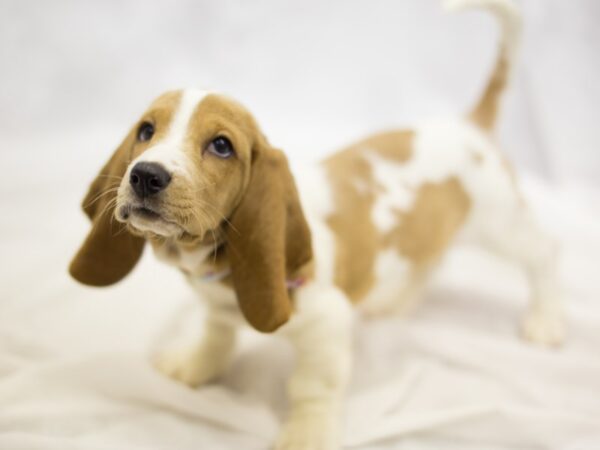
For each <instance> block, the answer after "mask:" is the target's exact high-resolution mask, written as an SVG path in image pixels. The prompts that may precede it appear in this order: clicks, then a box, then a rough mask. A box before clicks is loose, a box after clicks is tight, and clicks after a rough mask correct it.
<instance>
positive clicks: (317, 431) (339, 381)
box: [276, 285, 352, 450]
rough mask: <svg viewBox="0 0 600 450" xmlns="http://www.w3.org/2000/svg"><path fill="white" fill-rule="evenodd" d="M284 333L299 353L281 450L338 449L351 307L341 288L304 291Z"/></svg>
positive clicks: (309, 287)
mask: <svg viewBox="0 0 600 450" xmlns="http://www.w3.org/2000/svg"><path fill="white" fill-rule="evenodd" d="M295 300H296V303H295V304H296V312H295V315H294V317H293V318H292V320H291V322H290V323H289V324H288V325H286V326H285V327H284V329H283V330H282V331H283V332H284V333H285V335H286V337H288V338H289V339H290V342H291V343H292V345H293V346H294V349H295V350H296V352H297V362H296V367H295V370H294V372H293V374H292V377H291V379H290V382H289V387H288V390H289V400H290V410H289V415H288V417H287V420H286V422H285V423H284V426H283V429H282V430H281V433H280V436H279V439H278V441H277V444H276V449H277V450H336V449H338V448H340V418H341V417H340V416H341V407H342V401H343V394H344V391H345V388H346V385H347V382H348V378H349V375H350V361H351V322H352V314H351V309H350V304H349V302H348V301H347V299H346V297H345V296H344V295H343V294H342V293H341V292H340V291H339V290H337V289H334V288H330V287H327V288H325V287H321V286H316V285H312V286H306V287H303V288H301V289H300V290H299V291H298V292H297V293H296V298H295Z"/></svg>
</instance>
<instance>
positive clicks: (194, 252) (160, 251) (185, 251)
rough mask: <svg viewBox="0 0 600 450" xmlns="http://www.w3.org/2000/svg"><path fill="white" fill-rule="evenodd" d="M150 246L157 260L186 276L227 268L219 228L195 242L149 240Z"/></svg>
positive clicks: (223, 243) (222, 239) (222, 238)
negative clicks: (175, 268)
mask: <svg viewBox="0 0 600 450" xmlns="http://www.w3.org/2000/svg"><path fill="white" fill-rule="evenodd" d="M150 244H151V245H152V248H153V250H154V253H155V254H156V256H157V258H158V259H160V260H161V261H163V262H165V263H167V264H169V265H172V266H175V267H177V268H178V269H180V270H181V271H182V272H183V273H185V274H186V275H191V276H201V275H203V274H206V273H209V272H218V271H222V270H226V269H227V268H228V267H229V265H228V262H227V258H226V256H225V238H224V233H223V231H222V229H221V228H219V229H217V230H214V231H212V232H209V233H207V234H206V235H205V236H204V237H203V238H202V239H198V240H196V241H195V242H186V241H181V240H176V239H154V240H150Z"/></svg>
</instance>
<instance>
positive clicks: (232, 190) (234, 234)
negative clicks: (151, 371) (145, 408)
mask: <svg viewBox="0 0 600 450" xmlns="http://www.w3.org/2000/svg"><path fill="white" fill-rule="evenodd" d="M450 3H451V4H453V5H454V6H457V7H463V6H473V5H476V6H483V7H487V8H488V9H489V10H490V11H491V12H493V13H494V14H495V16H496V17H497V18H498V20H499V23H500V25H501V28H502V31H503V32H502V38H501V45H500V52H499V57H498V60H497V63H496V66H495V69H494V72H493V75H492V77H491V80H490V81H489V83H488V85H487V87H486V89H485V92H484V93H483V95H482V97H481V99H480V100H479V102H478V103H477V105H476V107H475V108H474V109H473V110H472V111H471V112H470V113H469V114H468V115H466V116H465V117H460V118H454V119H448V120H442V121H433V122H431V123H427V124H424V125H422V126H418V127H415V128H414V129H411V130H400V131H389V132H383V133H379V134H375V135H372V136H370V137H367V138H366V139H364V140H361V141H359V142H356V143H355V144H353V145H351V146H349V147H347V148H345V149H343V150H341V151H339V152H338V153H335V154H333V155H331V156H330V157H328V158H327V159H325V160H324V161H322V162H320V163H318V164H316V165H315V166H313V167H311V168H307V169H303V170H302V171H298V172H297V173H292V172H291V170H290V168H289V167H288V163H287V160H286V157H285V155H284V153H283V152H282V151H281V150H278V149H277V148H275V147H273V146H272V145H271V144H270V143H269V141H268V140H267V139H266V138H265V136H263V134H262V133H261V130H260V128H259V127H258V125H257V123H256V121H255V120H254V118H253V117H252V115H251V114H250V113H249V112H248V110H247V109H245V108H244V107H243V106H241V105H240V104H239V103H237V102H235V101H233V100H231V99H229V98H226V97H224V96H222V95H220V94H216V93H211V92H205V91H199V90H181V91H173V92H167V93H165V94H163V95H161V96H160V97H159V98H157V99H156V100H155V101H154V102H153V103H152V104H151V105H150V107H149V108H148V110H147V111H146V112H145V113H144V114H143V115H142V117H141V118H140V119H139V121H138V122H136V123H135V124H134V125H133V127H132V129H131V131H130V132H129V134H128V135H127V136H126V137H125V140H124V141H123V142H122V143H121V145H120V146H119V148H118V149H117V150H116V151H115V152H114V154H113V155H112V157H111V158H110V160H109V161H108V162H107V163H106V165H105V166H104V167H103V168H102V170H101V171H100V173H99V174H98V176H97V178H96V179H95V180H94V181H93V183H92V185H91V187H90V189H89V192H88V193H87V195H86V197H85V199H84V201H83V209H84V210H85V212H86V214H87V215H88V216H89V218H90V219H91V221H92V228H91V231H90V232H89V235H88V236H87V238H86V239H85V241H84V243H83V245H82V246H81V248H80V250H79V252H78V253H77V254H76V256H75V258H74V259H73V261H72V264H71V266H70V272H71V274H72V276H73V277H74V278H75V279H77V280H79V281H80V282H82V283H84V284H88V285H92V286H107V285H111V284H113V283H116V282H118V281H119V280H121V279H122V278H123V277H125V276H126V275H127V274H128V273H129V272H130V271H131V270H132V269H133V267H134V266H135V265H136V263H137V261H138V260H139V259H140V255H141V254H142V251H143V249H144V246H145V245H146V244H149V245H150V246H151V247H152V249H153V250H154V252H155V254H156V256H157V257H158V258H160V259H161V260H163V261H165V262H166V263H168V264H171V265H173V266H175V267H177V268H179V269H180V270H181V271H182V272H183V273H184V274H185V276H186V277H187V279H188V280H189V282H190V284H191V285H192V286H193V287H194V288H195V289H196V290H197V291H198V293H199V296H200V297H201V298H202V300H204V301H205V302H206V304H207V314H206V318H205V323H204V334H203V338H202V339H201V341H200V342H197V343H195V344H194V345H192V346H191V347H189V348H187V349H184V350H181V351H179V352H177V353H169V354H165V355H161V356H160V357H159V358H158V359H157V361H156V366H157V367H158V369H159V370H161V371H162V372H164V373H165V374H167V375H168V376H170V377H173V378H175V379H177V380H180V381H181V382H183V383H186V384H188V385H190V386H199V385H201V384H203V383H206V382H207V381H209V380H211V379H213V378H215V377H217V376H218V375H219V374H221V373H222V372H223V371H224V370H225V368H226V367H227V364H228V362H229V359H230V356H231V353H232V349H233V347H234V343H235V338H236V330H237V329H238V326H239V325H242V324H243V323H248V324H249V325H250V326H251V327H253V328H255V329H256V330H258V331H261V332H265V333H278V334H280V335H282V336H285V337H286V338H288V339H289V340H290V342H291V343H292V345H293V347H294V348H295V350H296V352H297V364H296V367H295V370H294V372H293V374H292V376H291V380H290V383H289V397H290V411H289V415H288V417H287V420H286V422H285V424H284V427H283V429H282V431H281V435H280V437H279V439H278V441H277V443H276V448H277V449H280V450H283V449H285V450H290V449H303V450H308V449H312V450H315V449H323V450H325V449H327V450H329V449H336V448H339V445H340V444H339V442H340V439H339V424H338V421H339V416H340V407H341V401H342V398H343V392H344V388H345V385H346V383H347V381H348V378H349V372H350V366H351V328H352V321H353V314H354V313H353V311H354V309H357V310H362V311H363V312H364V313H365V314H368V315H376V314H382V313H387V312H390V311H399V310H402V309H404V308H406V307H407V306H408V305H410V304H411V303H412V302H413V301H414V299H415V298H416V297H418V294H419V291H420V290H421V288H422V286H423V284H424V283H425V282H426V280H427V278H428V275H429V274H430V273H431V271H432V270H433V269H434V268H435V267H436V265H437V264H438V263H439V261H440V259H441V258H442V257H443V255H444V253H445V252H446V251H447V249H448V248H449V246H450V245H451V244H453V243H455V242H470V243H476V244H479V245H481V246H483V247H485V248H486V249H489V250H492V251H494V252H495V253H497V254H499V255H502V256H504V257H507V258H509V259H511V260H512V261H514V262H516V263H518V264H519V265H520V266H521V267H522V268H523V269H525V271H526V274H527V276H528V279H529V282H530V285H531V291H532V292H531V297H532V302H531V307H530V308H529V310H528V313H527V314H526V316H525V320H524V322H523V333H524V336H525V337H526V338H528V339H530V340H532V341H535V342H538V343H542V344H551V345H554V344H558V343H560V341H561V339H562V338H563V334H564V325H563V314H562V308H561V301H560V296H559V289H558V287H557V285H556V273H555V272H556V268H555V246H554V244H553V242H552V241H551V240H550V239H549V238H547V237H546V236H545V235H544V233H543V232H542V231H540V229H539V228H538V226H537V225H536V224H535V221H534V219H533V218H532V214H531V212H530V211H529V209H528V208H527V205H526V204H525V202H524V199H523V198H522V196H521V194H520V193H519V190H518V187H517V184H516V180H515V176H514V174H513V172H512V171H511V169H510V166H509V165H508V163H507V162H506V159H505V157H504V156H503V154H502V153H501V151H500V150H499V149H498V147H497V145H496V144H495V143H494V140H493V139H492V138H491V137H490V132H491V130H492V128H493V125H494V121H495V118H496V112H497V108H498V103H499V101H500V96H501V93H502V91H503V90H504V88H505V85H506V83H507V79H508V75H509V70H510V68H511V64H512V62H513V60H514V54H515V50H516V46H517V41H518V35H519V28H520V16H519V14H518V11H517V10H516V9H515V7H514V6H513V5H512V3H510V1H509V0H458V1H452V2H450Z"/></svg>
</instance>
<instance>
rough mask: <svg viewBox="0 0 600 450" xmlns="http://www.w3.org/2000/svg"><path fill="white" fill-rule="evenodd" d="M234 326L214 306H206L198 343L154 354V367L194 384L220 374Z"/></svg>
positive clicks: (227, 358)
mask: <svg viewBox="0 0 600 450" xmlns="http://www.w3.org/2000/svg"><path fill="white" fill-rule="evenodd" d="M235 337H236V327H235V325H234V324H233V323H232V321H231V320H227V318H226V317H224V315H223V314H219V311H218V310H216V309H209V311H208V313H207V316H206V319H205V323H204V332H203V335H202V338H201V340H200V341H199V342H197V343H194V344H193V345H191V346H189V347H186V348H183V349H177V350H171V351H167V352H164V353H161V354H160V355H158V357H157V358H156V360H155V367H156V368H157V369H158V370H159V371H160V372H162V373H163V374H165V375H167V376H169V377H171V378H173V379H175V380H178V381H181V382H182V383H184V384H186V385H188V386H190V387H197V386H200V385H202V384H204V383H206V382H208V381H211V380H212V379H214V378H216V377H218V376H219V375H221V374H222V373H223V372H224V371H225V369H226V368H227V366H228V364H229V362H230V360H231V355H232V353H233V349H234V346H235Z"/></svg>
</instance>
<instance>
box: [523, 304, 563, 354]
mask: <svg viewBox="0 0 600 450" xmlns="http://www.w3.org/2000/svg"><path fill="white" fill-rule="evenodd" d="M565 328H566V326H565V320H564V317H563V315H562V313H560V312H555V311H530V312H529V313H528V314H527V315H526V316H525V319H524V320H523V326H522V333H523V336H524V338H525V339H527V340H528V341H531V342H533V343H536V344H541V345H549V346H558V345H560V344H562V342H563V340H564V338H565Z"/></svg>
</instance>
